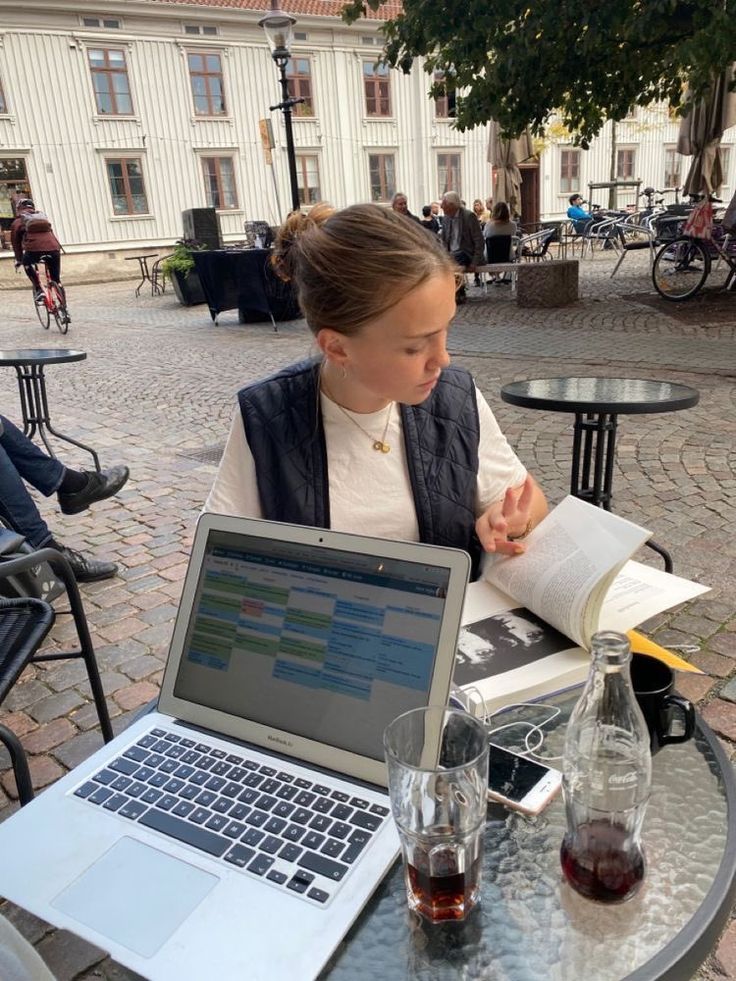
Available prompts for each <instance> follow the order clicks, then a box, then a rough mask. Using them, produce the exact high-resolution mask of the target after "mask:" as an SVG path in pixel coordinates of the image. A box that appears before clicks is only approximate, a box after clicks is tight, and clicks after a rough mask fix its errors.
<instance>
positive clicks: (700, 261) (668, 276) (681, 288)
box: [652, 238, 710, 301]
mask: <svg viewBox="0 0 736 981" xmlns="http://www.w3.org/2000/svg"><path fill="white" fill-rule="evenodd" d="M709 273H710V255H709V254H708V251H707V250H706V248H705V246H704V245H703V243H702V242H699V241H698V240H697V239H694V238H678V239H675V241H674V242H669V243H667V244H666V245H664V246H662V248H661V249H660V250H659V252H658V253H657V257H656V259H655V260H654V266H653V267H652V282H653V283H654V288H655V289H656V291H657V292H658V293H659V295H660V296H663V297H664V298H665V300H674V301H678V300H688V299H689V298H690V297H691V296H695V294H696V293H697V292H698V291H699V290H700V289H702V287H703V283H705V281H706V279H707V278H708V274H709Z"/></svg>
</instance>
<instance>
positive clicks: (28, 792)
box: [0, 548, 113, 806]
mask: <svg viewBox="0 0 736 981" xmlns="http://www.w3.org/2000/svg"><path fill="white" fill-rule="evenodd" d="M44 562H47V563H49V564H51V565H52V567H53V569H54V572H55V573H56V574H57V575H58V577H59V578H60V579H61V580H62V581H63V583H64V586H65V588H66V593H67V597H68V600H69V606H70V609H69V610H60V611H59V614H60V615H63V614H71V616H72V617H73V619H74V626H75V628H76V631H77V639H78V641H79V648H78V649H75V650H71V651H54V652H53V653H48V654H43V653H38V651H39V648H40V647H41V644H42V643H43V641H44V639H45V638H46V635H47V634H48V632H49V630H50V629H51V627H52V625H53V623H54V620H55V617H56V615H57V614H56V612H55V611H54V608H53V607H52V606H51V605H50V604H49V603H47V602H46V601H45V600H42V599H37V598H35V597H28V596H22V597H18V598H15V599H0V705H2V703H3V701H4V700H5V698H6V696H7V695H8V692H9V691H10V690H11V689H12V687H13V685H14V684H15V683H16V681H17V680H18V678H19V677H20V675H21V674H22V672H23V670H24V669H25V667H26V666H27V665H29V664H37V663H39V662H42V661H60V660H67V659H70V658H71V659H77V658H81V659H82V660H84V663H85V666H86V668H87V675H88V678H89V684H90V688H91V690H92V697H93V699H94V702H95V707H96V709H97V715H98V718H99V720H100V729H101V731H102V736H103V738H104V740H105V742H109V741H110V740H111V739H112V738H113V731H112V724H111V722H110V715H109V713H108V711H107V703H106V702H105V693H104V691H103V689H102V681H101V679H100V672H99V669H98V667H97V660H96V658H95V652H94V647H93V646H92V638H91V637H90V633H89V627H88V626H87V617H86V616H85V613H84V607H83V606H82V598H81V596H80V595H79V589H78V587H77V581H76V579H75V578H74V573H73V572H72V570H71V567H70V565H69V563H68V562H67V560H66V559H65V558H64V556H63V555H61V554H60V553H59V552H57V551H56V549H53V548H42V549H38V550H37V551H35V552H32V553H30V554H28V555H18V554H17V553H15V554H11V555H10V556H8V555H7V554H5V555H0V580H10V579H11V578H12V577H19V576H20V575H22V574H25V573H27V572H28V571H29V570H30V569H32V568H33V567H34V566H37V565H39V564H40V563H44ZM0 742H2V743H3V744H4V745H5V746H6V747H7V749H8V752H9V753H10V759H11V762H12V765H13V772H14V774H15V781H16V784H17V786H18V799H19V801H20V803H21V806H23V805H24V804H27V803H28V802H29V801H30V800H32V799H33V787H32V784H31V776H30V771H29V768H28V761H27V759H26V755H25V752H24V750H23V747H22V746H21V743H20V740H19V739H18V737H17V736H16V735H15V733H14V732H12V730H10V729H9V728H8V727H7V726H5V725H0Z"/></svg>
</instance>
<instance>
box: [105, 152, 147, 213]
mask: <svg viewBox="0 0 736 981" xmlns="http://www.w3.org/2000/svg"><path fill="white" fill-rule="evenodd" d="M105 166H106V167H107V179H108V181H109V183H110V194H111V195H112V210H113V213H114V214H116V215H147V214H148V202H147V201H146V189H145V187H144V186H143V167H142V166H141V161H140V160H139V159H135V158H133V157H124V158H123V159H122V160H106V161H105Z"/></svg>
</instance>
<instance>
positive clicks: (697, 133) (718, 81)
mask: <svg viewBox="0 0 736 981" xmlns="http://www.w3.org/2000/svg"><path fill="white" fill-rule="evenodd" d="M733 75H734V69H733V66H731V67H730V68H727V69H726V70H725V71H723V72H721V73H720V75H718V76H716V78H715V79H714V82H713V85H712V87H711V89H710V91H709V92H708V93H707V94H706V95H705V96H704V97H703V98H702V99H698V100H697V101H696V102H695V103H694V104H693V107H692V109H691V110H690V112H689V113H688V114H687V116H683V118H682V119H681V121H680V132H679V135H678V138H677V152H678V153H681V154H683V155H684V156H692V158H693V159H692V163H691V164H690V170H689V171H688V175H687V178H686V179H685V186H684V187H683V192H684V193H685V194H714V193H716V192H717V191H718V188H719V187H720V186H721V184H722V183H723V165H722V161H721V154H720V151H719V146H720V142H721V137H722V136H723V133H724V130H727V129H728V128H729V126H733V125H734V124H736V92H731V91H729V84H730V82H731V80H732V79H733Z"/></svg>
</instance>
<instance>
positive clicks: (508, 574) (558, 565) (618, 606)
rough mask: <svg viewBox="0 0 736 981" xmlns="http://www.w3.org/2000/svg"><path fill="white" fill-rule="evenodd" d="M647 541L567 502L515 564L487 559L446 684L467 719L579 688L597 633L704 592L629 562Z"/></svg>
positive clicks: (614, 519)
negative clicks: (459, 694) (457, 694)
mask: <svg viewBox="0 0 736 981" xmlns="http://www.w3.org/2000/svg"><path fill="white" fill-rule="evenodd" d="M650 535H651V532H649V531H646V530H645V529H644V528H640V527H639V526H638V525H635V524H633V523H632V522H631V521H627V520H626V519H625V518H621V517H619V516H618V515H615V514H612V513H611V512H609V511H604V510H602V509H601V508H597V507H593V505H591V504H587V503H586V502H584V501H581V500H579V499H578V498H576V497H566V498H565V499H564V500H563V501H561V502H560V504H558V505H557V507H556V508H554V510H552V511H551V512H550V513H549V514H548V515H547V517H546V518H545V519H544V521H541V522H540V523H539V525H537V527H536V528H535V529H534V531H532V532H531V534H530V535H529V537H528V538H527V539H526V545H527V551H526V552H524V553H523V554H522V555H517V556H512V557H508V556H499V555H488V556H487V557H486V560H485V567H484V572H483V577H482V578H481V579H480V580H478V581H477V582H473V583H470V585H469V586H468V590H467V593H466V595H465V607H464V610H463V626H462V627H461V629H460V636H459V638H458V652H457V659H456V663H455V673H454V683H455V686H456V687H457V688H461V689H463V691H464V693H465V694H464V701H465V702H466V703H467V704H468V706H469V707H470V709H471V710H472V711H474V712H476V713H477V714H484V713H490V712H497V711H498V710H499V709H500V708H502V707H503V706H505V705H508V704H510V703H513V702H524V701H528V700H529V699H533V698H539V697H541V696H544V695H548V694H550V693H551V692H554V691H560V690H562V689H564V688H569V687H571V686H572V685H576V684H579V683H580V682H582V681H584V680H585V678H586V677H587V674H588V668H589V666H590V656H589V654H588V651H589V650H590V641H591V637H592V636H593V634H594V633H595V632H596V631H597V630H618V631H620V632H622V633H626V631H628V630H630V629H631V628H632V627H635V626H637V624H639V623H641V622H642V621H644V620H647V619H649V617H652V616H654V615H655V614H656V613H661V612H662V611H663V610H667V609H669V608H670V607H672V606H676V605H677V604H678V603H683V602H684V601H685V600H689V599H692V598H693V597H694V596H698V595H700V594H701V593H704V592H707V590H708V587H707V586H700V585H698V584H697V583H693V582H690V581H688V580H687V579H681V578H680V577H679V576H673V575H671V574H669V573H666V572H661V571H660V570H659V569H654V568H651V567H650V566H646V565H642V564H641V563H639V562H633V561H631V555H633V554H634V552H636V550H637V549H638V548H640V546H642V545H643V544H644V542H645V541H646V540H647V539H648V538H649V537H650ZM571 641H572V644H571Z"/></svg>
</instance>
